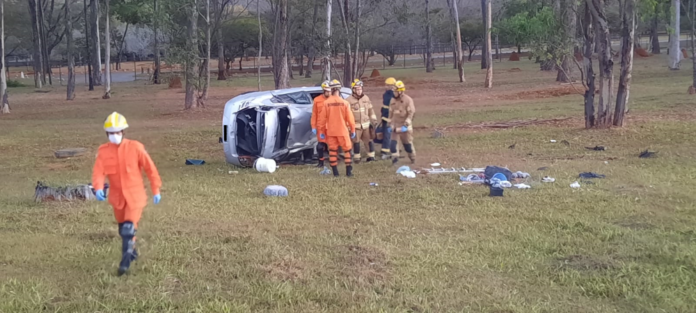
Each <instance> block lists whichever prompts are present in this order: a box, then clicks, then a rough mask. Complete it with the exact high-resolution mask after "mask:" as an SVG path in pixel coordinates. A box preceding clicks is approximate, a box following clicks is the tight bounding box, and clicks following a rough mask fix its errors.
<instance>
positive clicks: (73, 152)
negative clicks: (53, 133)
mask: <svg viewBox="0 0 696 313" xmlns="http://www.w3.org/2000/svg"><path fill="white" fill-rule="evenodd" d="M85 153H87V149H85V148H66V149H61V150H56V151H55V152H54V153H53V155H55V156H56V158H59V159H64V158H72V157H78V156H81V155H84V154H85Z"/></svg>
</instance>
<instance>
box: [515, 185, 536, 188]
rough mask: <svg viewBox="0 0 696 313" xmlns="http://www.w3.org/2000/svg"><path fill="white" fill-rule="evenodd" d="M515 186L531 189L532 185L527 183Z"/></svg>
mask: <svg viewBox="0 0 696 313" xmlns="http://www.w3.org/2000/svg"><path fill="white" fill-rule="evenodd" d="M515 187H517V189H531V188H532V186H530V185H526V184H516V185H515Z"/></svg>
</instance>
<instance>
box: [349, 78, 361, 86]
mask: <svg viewBox="0 0 696 313" xmlns="http://www.w3.org/2000/svg"><path fill="white" fill-rule="evenodd" d="M350 86H351V87H352V88H355V87H362V86H363V82H362V81H361V80H359V79H355V80H353V83H352V84H350Z"/></svg>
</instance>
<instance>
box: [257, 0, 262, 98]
mask: <svg viewBox="0 0 696 313" xmlns="http://www.w3.org/2000/svg"><path fill="white" fill-rule="evenodd" d="M260 2H261V0H256V22H257V23H258V24H259V56H258V60H257V61H256V63H258V64H259V65H258V68H257V69H256V70H257V71H258V73H257V79H258V85H259V86H258V90H259V91H261V52H262V51H263V29H262V28H261V9H260V8H259V3H260Z"/></svg>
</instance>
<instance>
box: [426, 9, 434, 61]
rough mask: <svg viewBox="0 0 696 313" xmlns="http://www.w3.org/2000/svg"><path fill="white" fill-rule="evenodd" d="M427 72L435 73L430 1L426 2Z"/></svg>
mask: <svg viewBox="0 0 696 313" xmlns="http://www.w3.org/2000/svg"><path fill="white" fill-rule="evenodd" d="M425 23H426V24H425V36H426V38H425V42H426V46H425V71H426V72H427V73H432V72H433V65H434V64H432V60H433V30H432V28H431V27H430V0H425Z"/></svg>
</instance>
